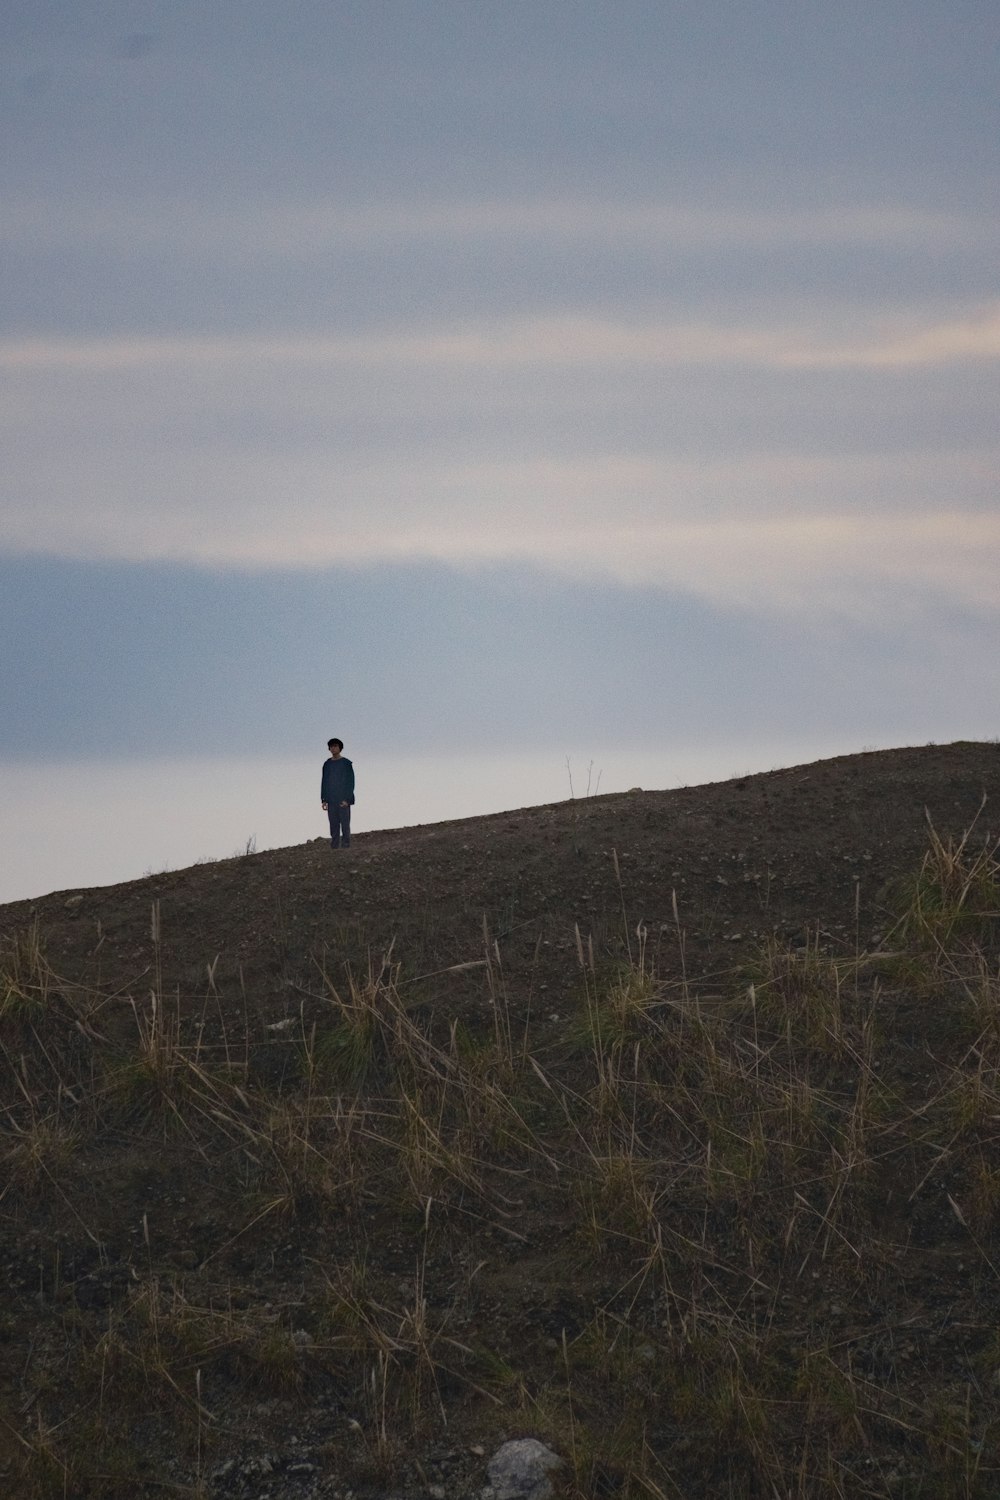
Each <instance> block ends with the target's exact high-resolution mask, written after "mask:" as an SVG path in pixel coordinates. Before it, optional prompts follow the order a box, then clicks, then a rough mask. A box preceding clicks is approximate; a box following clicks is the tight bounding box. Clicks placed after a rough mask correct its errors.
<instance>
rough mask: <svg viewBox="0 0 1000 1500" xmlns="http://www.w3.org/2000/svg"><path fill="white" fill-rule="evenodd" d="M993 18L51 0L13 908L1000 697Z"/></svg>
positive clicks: (14, 294)
mask: <svg viewBox="0 0 1000 1500" xmlns="http://www.w3.org/2000/svg"><path fill="white" fill-rule="evenodd" d="M998 44H1000V12H998V10H997V7H996V5H995V4H994V3H992V0H982V3H980V0H940V3H939V0H906V3H902V0H880V3H879V4H878V5H877V6H873V5H872V4H871V0H866V3H865V4H860V3H854V0H844V3H842V4H840V5H838V6H830V5H829V4H828V3H824V4H822V5H821V4H819V3H813V0H760V3H757V4H755V5H753V6H740V5H736V4H735V3H732V0H729V3H726V4H720V3H717V0H699V3H697V4H695V3H694V0H656V3H646V0H618V3H616V4H615V5H614V6H611V5H608V4H606V3H600V4H597V3H592V0H572V3H569V0H492V3H487V0H482V3H470V0H461V3H452V0H365V3H344V0H323V3H317V0H296V3H295V4H293V5H290V6H285V7H276V6H274V5H273V4H271V3H268V4H263V3H259V0H239V3H233V0H223V3H219V4H215V5H211V6H206V5H204V3H203V0H198V3H193V0H169V3H166V0H30V3H29V0H7V3H6V5H5V6H4V14H3V18H2V21H0V140H2V142H3V147H2V152H0V444H2V451H3V455H4V458H3V464H2V466H0V703H2V705H3V711H2V713H0V848H2V850H3V856H2V868H0V900H10V899H14V898H15V897H20V896H29V895H34V894H40V893H41V891H42V890H44V889H50V888H59V889H61V888H66V887H69V886H70V885H79V884H95V883H98V882H105V881H111V880H116V879H126V878H132V877H133V876H136V875H139V874H141V873H143V871H144V870H146V869H150V868H159V867H161V866H162V865H163V864H164V863H165V862H171V863H173V864H176V865H183V864H186V863H190V862H192V861H194V860H195V859H197V858H200V857H209V856H212V855H224V854H228V853H232V852H233V850H234V849H235V848H236V847H241V846H243V845H244V844H245V843H246V841H247V840H248V838H249V837H250V836H251V835H253V836H255V837H256V838H257V840H258V844H260V843H261V842H262V841H263V842H264V843H270V844H279V845H280V844H291V843H294V842H298V841H300V840H301V839H304V838H307V837H314V836H318V835H320V834H322V832H323V826H322V821H321V818H320V809H319V807H318V798H317V792H316V787H315V786H314V784H313V783H314V782H316V780H317V778H318V769H319V763H320V761H321V759H322V756H323V753H324V746H325V743H326V740H327V739H328V738H329V736H330V735H331V734H337V735H339V737H340V738H342V739H343V740H344V741H345V744H346V745H347V752H346V753H347V754H348V755H350V756H352V757H353V758H354V760H355V763H356V767H357V772H358V805H357V808H356V813H355V817H356V826H357V827H359V828H369V829H370V828H377V827H386V826H394V825H398V824H401V823H421V822H425V821H432V820H436V819H438V818H443V817H447V816H449V815H465V814H467V813H474V812H477V811H483V812H485V811H492V810H495V809H498V808H500V807H503V806H512V805H529V804H532V803H537V802H542V801H547V800H554V799H555V798H557V797H560V796H565V795H568V794H569V789H568V782H569V780H570V777H571V775H572V771H573V767H575V768H576V780H575V792H576V793H578V792H579V790H580V786H581V782H582V784H583V785H584V786H585V784H586V780H587V775H586V771H587V768H588V767H594V768H597V770H595V771H594V772H593V773H592V777H591V779H593V775H596V774H597V771H599V772H600V774H601V775H602V778H603V779H602V783H601V787H600V789H601V790H602V791H603V790H622V789H626V788H627V787H629V786H631V785H633V784H639V783H643V784H647V785H663V786H666V785H672V784H679V783H681V782H685V783H693V782H697V781H699V780H709V779H715V778H717V777H719V776H724V775H727V774H735V773H737V772H739V773H743V772H745V771H747V770H752V769H769V768H770V766H771V765H774V764H789V763H795V762H796V761H798V760H803V759H810V758H817V757H818V756H821V755H823V754H834V753H842V752H848V751H850V750H852V749H856V750H860V749H862V748H864V747H868V746H879V747H882V746H888V745H893V744H905V743H923V742H925V741H928V740H935V741H947V740H952V739H958V738H980V739H982V738H992V737H994V736H995V735H997V734H998V733H1000V726H998V718H1000V650H998V648H1000V630H998V625H1000V585H998V582H997V571H998V570H997V564H996V559H997V557H998V555H1000V505H998V495H997V474H998V463H997V459H998V451H997V450H998V437H997V431H998V424H997V406H998V395H1000V382H998V369H1000V288H998V282H997V250H996V247H997V245H998V244H1000V193H998V177H1000V173H998V165H1000V109H998V104H1000V82H998V70H997V56H998V52H1000V48H998ZM567 761H569V763H570V766H569V769H567V764H566V763H567ZM366 776H367V779H366Z"/></svg>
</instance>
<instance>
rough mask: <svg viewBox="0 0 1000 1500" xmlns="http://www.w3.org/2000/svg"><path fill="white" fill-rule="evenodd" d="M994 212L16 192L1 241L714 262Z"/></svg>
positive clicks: (226, 253)
mask: <svg viewBox="0 0 1000 1500" xmlns="http://www.w3.org/2000/svg"><path fill="white" fill-rule="evenodd" d="M996 227H997V226H996V219H995V215H993V214H990V213H983V214H982V216H976V215H974V214H972V213H970V212H968V211H952V212H946V211H941V210H932V209H929V208H923V207H914V206H913V205H911V204H907V203H905V202H902V201H901V202H898V203H891V202H890V203H887V204H878V205H874V204H873V205H868V204H863V203H862V204H857V203H849V202H848V203H844V204H838V205H836V206H827V207H815V206H808V207H802V208H788V207H785V208H780V209H778V208H775V209H762V208H753V207H749V206H746V205H739V206H738V207H727V206H721V207H710V206H707V205H704V204H697V203H694V202H657V201H642V200H629V199H626V198H621V199H616V198H594V197H579V198H566V197H559V196H558V195H557V196H555V197H539V198H508V199H504V198H492V199H491V198H453V199H445V198H439V199H431V200H423V201H408V200H405V199H395V200H393V199H388V200H381V201H379V200H374V201H373V200H368V201H366V200H363V199H351V198H334V197H331V196H325V197H321V196H317V197H314V198H311V199H307V200H295V199H292V200H289V199H281V198H270V199H268V200H266V201H263V202H260V203H255V204H254V206H253V207H252V209H251V208H248V207H247V205H246V203H245V202H243V201H240V202H236V203H226V202H225V201H224V200H223V201H222V202H219V201H215V202H198V201H192V198H191V197H190V195H188V196H185V197H183V198H181V197H178V198H176V199H172V198H171V197H170V195H169V193H162V192H161V193H159V194H157V195H156V196H145V197H144V196H143V195H142V194H141V193H139V194H133V195H130V196H129V197H128V198H127V199H121V198H115V197H113V196H112V197H108V198H106V199H104V200H103V201H102V202H101V203H100V204H99V205H97V204H95V203H94V202H93V200H92V199H89V198H75V197H73V196H72V193H67V194H64V195H63V196H62V197H61V199H60V200H59V201H58V202H53V201H52V200H50V199H44V198H41V197H33V196H29V195H26V194H23V193H22V194H21V195H19V196H18V195H15V196H14V197H13V198H12V199H9V200H8V203H7V208H6V212H5V215H4V223H3V227H2V229H0V242H3V243H6V244H7V245H8V246H9V247H11V248H12V249H14V248H20V249H34V250H37V249H41V248H45V247H46V246H49V245H53V244H55V245H59V246H65V245H74V246H76V247H77V249H80V250H84V249H89V250H93V249H99V250H102V251H103V252H105V253H116V252H120V253H123V254H127V255H135V254H136V252H137V251H142V250H143V249H147V248H149V247H155V248H156V249H157V250H158V251H159V250H162V249H164V248H169V249H171V250H172V251H173V252H174V253H182V254H185V255H194V256H199V257H203V256H210V257H212V258H213V259H216V260H217V261H219V262H220V263H223V264H226V263H232V262H234V261H242V260H244V259H245V258H246V257H247V256H249V255H252V256H253V257H255V258H256V259H258V260H259V259H260V258H261V257H266V258H272V257H273V258H279V259H281V260H282V261H288V262H293V263H294V262H296V261H301V260H303V259H311V258H313V257H315V256H316V255H324V256H329V255H331V254H335V253H337V252H341V251H350V250H356V249H359V248H360V249H362V250H366V251H376V250H385V249H386V248H387V247H390V246H394V245H408V246H411V247H415V246H417V245H421V244H430V245H433V244H442V245H447V246H450V247H454V246H455V245H456V243H458V244H463V245H465V246H466V247H472V246H475V245H477V244H492V245H494V246H495V247H498V248H499V247H501V246H502V247H504V248H505V249H506V250H507V251H509V250H510V249H511V247H512V246H514V245H516V244H518V243H525V242H526V243H530V244H533V245H535V246H536V247H539V248H540V247H543V246H545V245H549V246H554V245H563V246H566V245H572V246H574V247H576V248H577V249H581V248H584V247H601V246H613V247H615V248H616V249H617V250H619V251H622V250H626V249H627V251H628V253H629V254H632V255H634V254H635V253H637V252H638V251H640V250H641V249H643V248H645V249H647V250H656V251H658V252H660V253H661V254H662V253H663V252H667V251H671V250H673V251H678V252H684V253H690V252H702V253H704V252H714V251H719V250H730V251H741V250H743V251H747V250H753V251H760V250H781V251H787V250H789V249H798V250H816V249H821V250H823V251H828V250H830V249H831V248H837V249H840V250H848V249H851V248H855V249H857V248H874V249H878V250H882V251H888V250H891V249H894V248H899V247H903V248H906V249H908V250H909V251H910V252H911V253H918V252H922V253H927V252H933V251H936V252H943V251H946V250H949V249H950V250H956V249H959V248H963V247H969V246H974V245H976V244H980V243H982V242H983V240H984V239H988V238H989V237H990V235H991V234H992V233H994V232H995V230H996Z"/></svg>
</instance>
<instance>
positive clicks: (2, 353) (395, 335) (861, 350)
mask: <svg viewBox="0 0 1000 1500" xmlns="http://www.w3.org/2000/svg"><path fill="white" fill-rule="evenodd" d="M855 321H858V320H857V319H856V320H855ZM997 359H1000V302H992V303H988V304H985V305H983V306H980V307H976V308H970V309H968V310H964V311H962V312H961V313H959V314H958V315H953V316H951V317H946V318H943V319H942V318H934V317H928V316H927V315H926V314H923V315H921V314H919V313H914V312H909V313H903V314H898V313H897V314H896V315H895V316H883V317H882V318H879V319H877V320H869V321H866V322H864V323H861V326H860V327H856V328H854V329H853V330H851V331H847V332H845V331H842V330H840V329H838V328H837V326H836V325H835V324H833V325H831V324H830V323H827V325H826V326H822V325H816V324H814V325H813V326H809V325H805V326H794V325H788V326H785V327H777V328H775V327H770V326H767V327H755V326H753V325H744V326H740V325H739V324H734V323H732V322H729V321H727V322H725V323H722V322H720V323H709V322H704V321H699V322H687V321H684V322H676V323H674V322H661V323H652V324H650V323H647V322H642V323H639V322H635V321H615V320H613V319H608V318H596V317H585V316H563V317H554V316H550V317H536V318H531V319H517V318H497V319H494V320H491V321H490V322H488V323H469V324H465V325H458V326H454V327H436V328H419V327H418V328H409V329H406V328H403V329H398V330H395V331H391V332H383V331H377V332H367V333H362V334H357V335H348V336H336V335H332V336H324V335H312V336H295V337H281V336H276V337H267V338H261V337H258V336H255V335H242V336H214V337H212V336H209V337H206V336H199V335H183V336H173V337H164V338H143V337H126V338H58V337H57V338H51V337H33V338H32V337H28V338H20V339H19V338H14V339H10V338H8V339H5V340H3V341H2V342H0V368H2V369H6V370H10V371H11V372H19V371H25V372H30V371H33V370H54V371H67V372H73V371H80V372H93V373H96V374H104V373H110V372H114V371H117V370H151V369H155V368H164V367H168V366H188V367H191V368H192V369H205V368H211V367H213V366H214V367H218V368H220V369H224V368H226V367H230V368H241V367H253V366H260V365H265V364H266V365H272V366H289V367H296V366H298V367H310V368H317V367H319V368H332V367H339V368H344V369H357V368H361V369H365V368H373V367H393V366H397V367H402V368H405V369H408V370H416V369H421V368H426V369H441V368H444V369H468V370H481V371H489V370H497V369H502V370H506V369H517V368H523V367H528V366H534V367H538V366H543V367H546V368H550V369H554V370H559V369H564V368H567V367H573V366H602V367H607V366H610V367H612V368H614V367H616V366H621V365H638V366H644V367H652V368H665V367H674V368H680V369H683V368H685V367H689V366H692V365H694V366H697V365H710V366H712V365H720V366H722V365H729V366H732V365H738V366H741V367H745V368H755V369H762V370H828V369H841V370H844V369H858V370H866V369H894V368H897V369H910V368H913V367H915V366H937V365H942V364H954V363H959V362H964V361H975V362H979V361H994V360H997Z"/></svg>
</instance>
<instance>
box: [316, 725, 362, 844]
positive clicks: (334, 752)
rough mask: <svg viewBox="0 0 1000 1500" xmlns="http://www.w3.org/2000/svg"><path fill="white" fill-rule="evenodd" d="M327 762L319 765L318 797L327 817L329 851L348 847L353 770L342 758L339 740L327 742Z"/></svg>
mask: <svg viewBox="0 0 1000 1500" xmlns="http://www.w3.org/2000/svg"><path fill="white" fill-rule="evenodd" d="M327 749H328V750H329V752H330V759H329V760H325V761H324V762H323V780H322V781H321V783H320V789H319V795H320V801H321V802H322V804H323V810H324V812H327V813H329V815H330V847H331V849H339V848H341V847H343V848H344V849H349V848H350V847H351V804H352V803H353V801H354V767H353V766H352V765H351V762H350V761H349V760H347V758H346V757H345V755H344V742H343V740H328V741H327Z"/></svg>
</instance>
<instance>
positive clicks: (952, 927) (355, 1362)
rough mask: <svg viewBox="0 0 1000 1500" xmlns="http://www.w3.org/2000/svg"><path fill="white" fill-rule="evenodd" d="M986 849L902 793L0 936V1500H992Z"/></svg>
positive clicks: (992, 1184)
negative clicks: (270, 1499) (544, 1499)
mask: <svg viewBox="0 0 1000 1500" xmlns="http://www.w3.org/2000/svg"><path fill="white" fill-rule="evenodd" d="M984 799H985V802H984ZM998 805H1000V748H998V747H997V746H996V745H978V744H957V745H951V746H928V747H925V748H922V749H913V750H897V751H887V752H877V753H868V754H862V755H857V756H849V757H841V758H838V759H835V760H830V761H823V762H819V763H817V764H815V765H810V766H801V767H796V768H794V769H791V770H783V771H776V772H772V773H769V774H766V775H757V776H749V777H745V778H740V779H737V780H733V781H729V782H724V783H717V784H714V785H709V786H703V787H695V788H684V789H682V790H677V791H670V792H648V791H639V790H636V791H634V792H630V793H627V794H623V795H615V796H600V797H592V798H587V799H584V800H577V801H571V802H564V803H559V804H556V805H553V806H548V807H540V808H530V809H523V810H521V811H517V812H511V813H504V814H499V815H496V816H491V817H482V818H474V819H466V820H461V821H456V822H452V823H444V824H438V825H434V826H427V827H416V828H409V829H400V830H393V831H388V832H379V833H370V834H361V835H358V836H356V838H355V841H354V845H353V847H352V848H351V849H350V850H349V851H343V850H341V851H332V850H330V849H329V847H328V846H327V845H326V843H325V842H321V841H318V840H317V841H315V842H314V843H311V844H308V845H305V846H301V847H297V848H292V849H284V850H276V851H270V852H267V853H261V854H252V855H247V856H245V857H240V858H236V859H233V860H228V861H222V862H219V863H216V864H205V865H200V866H195V867H194V868H192V869H189V870H182V871H176V872H170V873H165V874H161V875H155V876H151V877H149V878H147V879H145V880H142V881H136V882H132V883H129V884H127V885H119V886H112V887H105V888H100V889H95V890H89V891H72V892H69V891H64V892H58V893H55V894H53V895H50V896H47V897H44V898H42V899H40V900H38V901H35V902H19V903H15V904H13V905H9V906H6V907H2V908H0V1048H2V1050H0V1101H2V1105H3V1116H2V1118H3V1122H4V1123H3V1128H2V1135H0V1152H2V1165H3V1174H4V1175H3V1179H2V1182H3V1186H2V1189H0V1192H2V1198H0V1267H2V1269H3V1273H4V1278H5V1283H6V1287H7V1296H6V1299H5V1303H4V1306H3V1309H2V1311H0V1418H2V1420H0V1483H2V1486H3V1492H4V1493H5V1494H8V1495H11V1496H25V1497H50V1496H51V1497H55V1496H72V1497H77V1496H81V1497H90V1496H95V1497H96V1496H106V1497H110V1496H133V1495H134V1496H145V1495H150V1496H151V1495H162V1494H163V1493H165V1492H166V1493H171V1492H173V1493H183V1494H199V1495H205V1496H233V1497H239V1496H255V1497H256V1496H264V1495H274V1496H278V1495H280V1496H283V1497H284V1496H289V1497H292V1496H294V1497H308V1496H315V1497H320V1496H335V1495H337V1496H346V1495H347V1493H348V1492H349V1491H353V1492H354V1493H355V1494H357V1495H363V1494H368V1493H371V1494H374V1495H386V1494H389V1493H392V1494H402V1493H413V1494H430V1495H432V1496H434V1497H436V1500H441V1497H444V1500H450V1497H452V1496H455V1497H458V1496H465V1495H472V1494H476V1493H478V1491H479V1489H480V1488H481V1486H482V1485H483V1483H484V1482H485V1470H484V1463H485V1459H486V1457H487V1456H488V1454H489V1453H490V1452H492V1451H493V1449H494V1448H495V1447H496V1446H497V1445H498V1443H499V1442H500V1441H502V1440H503V1439H504V1438H508V1437H519V1436H523V1435H532V1436H535V1437H538V1438H540V1439H542V1440H544V1441H545V1442H546V1443H548V1444H549V1445H550V1446H551V1447H552V1448H553V1449H554V1450H556V1451H557V1452H558V1453H559V1454H560V1455H561V1457H562V1459H563V1461H564V1467H563V1469H562V1470H561V1471H560V1475H559V1477H558V1480H557V1485H561V1487H562V1489H563V1491H564V1492H565V1493H568V1494H579V1495H586V1496H592V1495H603V1494H608V1495H622V1496H626V1495H628V1496H631V1495H635V1496H638V1495H645V1496H653V1497H656V1496H661V1495H662V1496H675V1495H683V1496H685V1497H701V1496H705V1497H707V1496H710V1495H711V1496H718V1495H726V1496H734V1497H735V1496H745V1497H756V1496H762V1497H763V1496H768V1497H772V1496H775V1495H779V1496H795V1497H806V1496H817V1497H818V1496H838V1495H842V1496H855V1495H857V1496H886V1497H889V1496H892V1497H898V1496H917V1495H921V1496H928V1497H930V1496H934V1497H938V1496H951V1495H954V1496H956V1497H957V1496H963V1497H973V1496H983V1497H985V1496H987V1495H995V1494H996V1493H997V1490H998V1487H1000V1421H998V1396H1000V1340H998V1335H997V1327H998V1313H1000V1270H998V1268H1000V1243H998V1238H1000V1237H998V1234H997V1209H998V1206H1000V1159H998V1156H997V1150H996V1138H997V1121H998V1120H1000V978H998V948H1000V941H998V939H1000V915H998V913H1000V885H998V873H1000V872H998V867H997V863H996V860H995V844H996V839H995V832H996V829H997V819H996V808H997V806H998ZM991 828H992V830H993V833H991Z"/></svg>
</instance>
